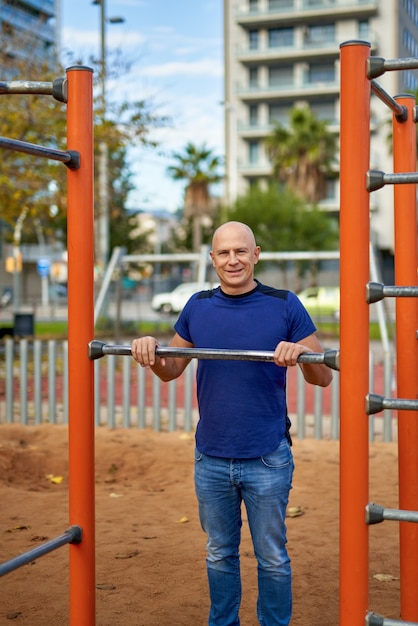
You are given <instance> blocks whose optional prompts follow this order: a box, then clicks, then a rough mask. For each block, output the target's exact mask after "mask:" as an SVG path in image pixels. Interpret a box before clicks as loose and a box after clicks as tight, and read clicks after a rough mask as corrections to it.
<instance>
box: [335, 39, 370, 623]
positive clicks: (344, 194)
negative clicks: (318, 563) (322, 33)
mask: <svg viewBox="0 0 418 626" xmlns="http://www.w3.org/2000/svg"><path fill="white" fill-rule="evenodd" d="M340 52H341V55H340V60H341V101H340V129H341V134H340V233H341V235H340V287H341V303H340V308H341V319H340V350H341V357H340V424H341V429H340V622H339V625H340V626H354V625H356V626H359V625H360V624H363V623H364V619H365V615H366V612H367V606H368V557H369V555H368V528H367V525H366V523H365V507H366V504H367V502H368V493H369V463H368V456H369V442H368V418H367V416H366V413H365V397H366V395H367V393H368V389H369V308H368V305H367V303H366V284H367V282H368V280H369V241H370V226H369V194H368V192H367V190H366V172H367V170H368V169H369V167H370V166H369V160H370V81H369V80H368V78H367V75H366V61H367V58H368V57H369V56H370V45H369V44H367V43H366V42H360V41H348V42H345V43H343V44H342V45H341V51H340Z"/></svg>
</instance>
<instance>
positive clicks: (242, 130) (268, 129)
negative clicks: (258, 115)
mask: <svg viewBox="0 0 418 626" xmlns="http://www.w3.org/2000/svg"><path fill="white" fill-rule="evenodd" d="M291 108H292V105H289V111H290V109H291ZM277 121H278V122H280V123H281V124H282V125H283V126H285V127H289V120H288V119H286V120H277ZM327 122H328V124H327V128H328V130H329V131H330V132H335V133H337V132H339V129H340V123H339V121H338V120H337V119H333V120H327ZM274 127H275V122H274V121H272V122H267V123H264V124H261V123H260V124H249V123H244V122H241V121H239V122H238V125H237V132H238V135H239V136H240V137H241V138H242V139H264V138H265V137H268V136H269V135H271V133H272V132H273V129H274Z"/></svg>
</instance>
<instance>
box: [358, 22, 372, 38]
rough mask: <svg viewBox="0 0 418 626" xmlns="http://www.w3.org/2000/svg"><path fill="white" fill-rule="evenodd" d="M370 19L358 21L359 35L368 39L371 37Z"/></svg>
mask: <svg viewBox="0 0 418 626" xmlns="http://www.w3.org/2000/svg"><path fill="white" fill-rule="evenodd" d="M369 32H370V31H369V21H368V20H361V21H360V22H359V23H358V36H359V38H360V39H364V40H367V39H368V38H369Z"/></svg>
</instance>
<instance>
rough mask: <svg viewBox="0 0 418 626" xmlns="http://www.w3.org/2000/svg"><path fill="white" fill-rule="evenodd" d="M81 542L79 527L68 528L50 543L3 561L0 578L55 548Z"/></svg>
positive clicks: (0, 565)
mask: <svg viewBox="0 0 418 626" xmlns="http://www.w3.org/2000/svg"><path fill="white" fill-rule="evenodd" d="M81 540H82V530H81V527H80V526H70V528H67V530H66V531H65V533H64V534H63V535H60V536H59V537H56V538H55V539H51V540H50V541H46V542H45V543H42V544H41V545H40V546H37V547H36V548H33V549H32V550H28V551H27V552H24V553H23V554H19V555H18V556H15V557H14V558H13V559H10V560H9V561H5V562H4V563H0V576H4V575H5V574H9V572H13V570H15V569H18V568H19V567H22V565H26V564H27V563H30V562H31V561H35V560H36V559H38V558H39V557H41V556H44V555H45V554H48V553H49V552H52V551H53V550H56V549H57V548H61V546H64V545H66V544H67V543H75V544H76V543H81Z"/></svg>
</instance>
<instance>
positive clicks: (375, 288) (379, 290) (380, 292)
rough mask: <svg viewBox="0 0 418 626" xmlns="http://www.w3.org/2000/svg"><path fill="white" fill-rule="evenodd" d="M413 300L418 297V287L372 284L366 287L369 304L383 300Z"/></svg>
mask: <svg viewBox="0 0 418 626" xmlns="http://www.w3.org/2000/svg"><path fill="white" fill-rule="evenodd" d="M411 297H412V298H413V297H415V298H416V297H418V287H414V286H410V285H404V286H398V285H383V284H382V283H374V282H370V283H368V284H367V285H366V301H367V302H368V303H369V304H372V303H373V302H379V300H383V298H411Z"/></svg>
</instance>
